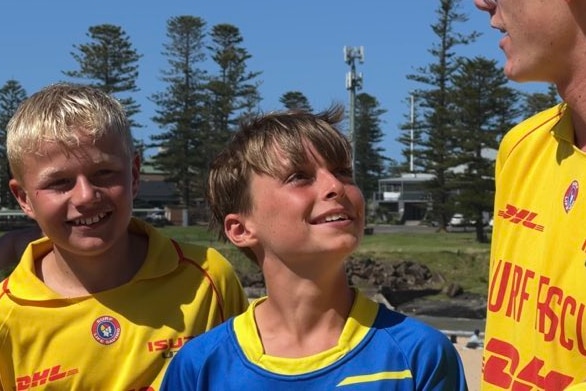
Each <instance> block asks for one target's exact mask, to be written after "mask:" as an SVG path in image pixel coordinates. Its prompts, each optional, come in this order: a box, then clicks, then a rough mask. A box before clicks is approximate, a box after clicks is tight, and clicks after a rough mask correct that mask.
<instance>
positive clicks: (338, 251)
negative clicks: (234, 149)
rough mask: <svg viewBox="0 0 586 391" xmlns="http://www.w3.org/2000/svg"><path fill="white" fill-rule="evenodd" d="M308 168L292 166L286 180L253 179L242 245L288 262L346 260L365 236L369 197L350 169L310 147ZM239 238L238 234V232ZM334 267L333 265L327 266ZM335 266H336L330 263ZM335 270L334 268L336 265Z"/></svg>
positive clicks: (228, 222)
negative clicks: (358, 184)
mask: <svg viewBox="0 0 586 391" xmlns="http://www.w3.org/2000/svg"><path fill="white" fill-rule="evenodd" d="M305 150H306V154H307V156H306V159H305V164H304V165H303V166H302V167H287V164H288V160H287V159H286V158H284V157H283V158H282V159H280V161H282V162H283V164H284V167H287V168H286V170H284V172H285V174H284V175H283V177H282V178H274V177H272V176H269V175H264V174H263V175H258V174H254V173H253V174H252V178H251V181H250V184H249V188H250V194H251V199H252V205H253V206H252V212H250V213H249V214H247V215H245V216H239V217H240V218H241V220H240V222H241V223H242V225H241V227H244V228H245V230H246V232H247V234H246V237H247V241H246V242H245V243H236V242H235V241H234V240H233V239H234V237H235V236H234V235H231V232H230V229H231V228H235V227H236V226H231V225H230V219H229V218H227V219H226V230H227V235H228V237H230V238H231V240H232V241H233V242H235V244H236V245H243V247H251V248H252V249H253V250H254V251H255V252H256V253H257V256H258V254H260V253H262V254H263V256H262V257H264V259H267V258H269V257H271V258H276V259H279V260H281V261H283V262H287V260H292V261H294V262H296V263H297V262H303V261H304V260H307V261H310V262H311V265H313V266H315V267H317V264H315V260H316V258H319V259H320V260H324V261H327V260H328V259H329V258H331V259H338V260H339V259H343V258H345V257H346V256H347V255H349V254H350V253H351V252H352V251H353V250H354V249H355V248H356V247H357V246H358V244H359V243H360V240H361V239H362V236H363V234H364V198H363V196H362V193H361V191H360V189H359V188H358V187H357V186H356V185H355V184H354V183H353V182H352V174H351V172H350V170H349V169H348V167H331V166H328V164H327V162H325V161H324V159H323V158H322V157H321V156H320V155H319V154H318V153H317V152H316V150H315V149H314V148H313V147H312V146H311V145H308V146H306V148H305ZM232 233H235V232H232ZM326 264H328V262H326ZM330 265H331V264H330ZM331 266H333V265H331Z"/></svg>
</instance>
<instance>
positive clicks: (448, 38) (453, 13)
mask: <svg viewBox="0 0 586 391" xmlns="http://www.w3.org/2000/svg"><path fill="white" fill-rule="evenodd" d="M439 3H440V4H439V6H438V9H437V10H436V13H437V15H438V21H437V22H436V23H435V24H433V25H432V26H431V28H432V30H433V32H434V33H435V35H436V36H437V38H438V42H436V43H434V44H433V45H432V48H431V49H430V50H429V52H430V53H431V55H432V56H433V58H434V62H433V63H432V64H430V65H428V66H424V67H420V68H418V70H417V73H416V74H411V75H408V76H407V78H408V79H410V80H414V81H416V82H418V83H421V84H425V85H427V89H419V90H417V91H416V92H415V98H416V101H417V103H418V107H419V110H420V111H421V115H422V117H423V118H422V119H420V120H419V121H418V122H419V126H418V129H419V130H420V132H421V141H420V148H419V149H418V150H417V151H416V154H417V158H418V161H420V162H421V164H422V165H423V167H422V168H423V170H424V171H425V172H427V173H430V174H433V178H434V179H432V180H431V181H429V183H428V184H427V187H428V190H429V192H430V194H431V198H432V208H433V213H434V215H435V217H436V218H437V221H438V222H439V225H440V227H439V228H440V229H445V227H446V226H447V221H448V219H449V215H450V213H451V211H452V209H453V208H452V205H451V197H450V194H451V192H452V188H451V187H450V186H451V183H452V180H453V178H452V174H451V173H450V169H451V168H452V167H454V166H455V165H456V164H457V161H456V160H455V159H454V157H453V151H454V150H455V148H456V146H457V144H458V143H459V140H458V139H457V138H456V137H455V133H454V129H453V123H454V117H453V112H454V98H453V88H452V85H451V83H450V75H452V74H453V73H454V72H455V71H457V69H458V67H459V66H460V58H459V57H458V56H457V55H456V52H455V47H456V46H458V45H467V44H469V43H470V42H473V41H474V40H475V39H476V38H477V36H478V33H476V32H472V33H470V34H461V33H459V32H457V31H455V24H456V23H463V22H466V21H467V20H468V18H467V16H466V15H465V14H462V13H460V12H458V8H459V6H460V0H440V2H439Z"/></svg>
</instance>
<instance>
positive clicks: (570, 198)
mask: <svg viewBox="0 0 586 391" xmlns="http://www.w3.org/2000/svg"><path fill="white" fill-rule="evenodd" d="M578 190H579V186H578V181H576V180H574V181H572V183H570V186H568V189H567V190H566V192H565V193H564V210H565V211H566V213H568V212H569V211H570V209H572V207H573V206H574V204H575V203H576V199H577V198H578Z"/></svg>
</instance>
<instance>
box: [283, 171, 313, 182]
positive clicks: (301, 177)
mask: <svg viewBox="0 0 586 391" xmlns="http://www.w3.org/2000/svg"><path fill="white" fill-rule="evenodd" d="M309 179H310V176H309V175H308V174H306V173H304V172H295V173H293V174H291V175H289V176H288V177H287V180H286V182H287V183H291V182H300V181H306V180H309Z"/></svg>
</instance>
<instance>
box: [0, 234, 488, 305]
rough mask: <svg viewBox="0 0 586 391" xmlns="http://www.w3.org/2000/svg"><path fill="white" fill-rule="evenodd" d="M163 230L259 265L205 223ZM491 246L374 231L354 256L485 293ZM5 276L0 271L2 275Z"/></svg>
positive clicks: (244, 266) (246, 265)
mask: <svg viewBox="0 0 586 391" xmlns="http://www.w3.org/2000/svg"><path fill="white" fill-rule="evenodd" d="M160 229H161V230H162V231H163V232H164V233H165V234H166V235H168V236H170V237H172V238H174V239H176V240H178V241H184V242H191V243H198V244H201V245H205V246H212V247H215V248H217V249H218V250H219V251H220V252H222V254H224V256H225V257H226V258H228V259H229V260H230V262H232V264H233V265H234V267H235V268H236V269H237V270H239V271H241V272H243V273H246V272H249V271H253V270H256V265H254V264H253V263H252V262H251V261H249V260H248V259H247V258H246V257H245V256H244V255H243V254H242V253H241V252H240V251H238V250H237V249H236V248H235V247H234V246H232V245H231V244H228V243H222V242H219V241H218V240H216V238H215V236H214V235H212V234H210V233H209V232H207V230H206V227H204V226H191V227H176V226H168V227H164V228H160ZM489 248H490V246H489V245H488V244H485V243H484V244H482V243H477V242H476V241H475V236H474V232H457V233H454V232H452V233H448V232H426V233H375V234H374V235H366V236H365V237H364V240H363V242H362V244H361V246H360V247H359V249H358V250H357V251H356V252H355V254H354V255H355V256H357V257H370V258H372V259H374V260H377V261H381V262H391V263H395V262H399V261H414V262H419V263H422V264H425V265H427V267H429V268H430V269H431V270H432V271H434V272H439V273H441V274H442V275H443V276H444V278H445V279H446V280H447V281H449V282H457V283H458V284H460V285H461V286H462V287H463V288H464V290H465V291H467V292H473V293H479V294H486V291H487V276H488V260H489ZM2 275H3V273H2V271H0V278H1V277H2Z"/></svg>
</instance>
